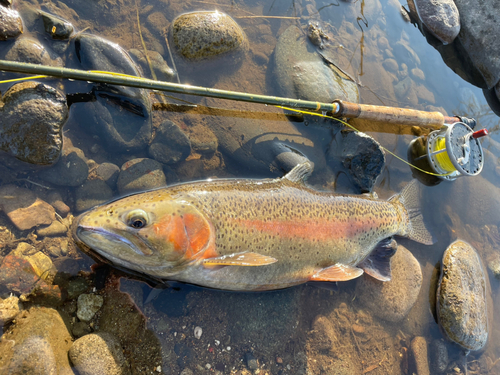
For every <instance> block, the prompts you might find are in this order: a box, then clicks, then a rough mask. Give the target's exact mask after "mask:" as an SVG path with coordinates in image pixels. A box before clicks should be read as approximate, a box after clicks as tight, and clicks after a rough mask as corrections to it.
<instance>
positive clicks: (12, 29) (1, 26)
mask: <svg viewBox="0 0 500 375" xmlns="http://www.w3.org/2000/svg"><path fill="white" fill-rule="evenodd" d="M22 32H23V21H22V20H21V16H20V15H19V12H17V11H15V10H14V9H9V8H7V7H4V6H1V5H0V40H6V39H9V38H15V37H16V36H18V35H19V34H21V33H22Z"/></svg>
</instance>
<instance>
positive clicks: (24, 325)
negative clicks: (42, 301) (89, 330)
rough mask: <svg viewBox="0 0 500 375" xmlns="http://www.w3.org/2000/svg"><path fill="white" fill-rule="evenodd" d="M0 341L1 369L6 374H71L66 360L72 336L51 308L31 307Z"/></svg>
mask: <svg viewBox="0 0 500 375" xmlns="http://www.w3.org/2000/svg"><path fill="white" fill-rule="evenodd" d="M22 314H23V318H22V319H17V320H16V324H15V325H13V326H11V327H10V329H9V336H8V337H9V340H0V353H2V355H1V356H0V368H2V369H7V371H6V373H7V374H16V375H21V374H34V375H52V374H61V375H71V374H73V371H72V369H71V365H70V363H69V359H68V350H69V348H70V346H71V342H72V337H71V334H70V333H69V331H68V329H67V327H66V324H65V323H64V321H63V319H62V318H61V315H59V313H58V312H57V311H56V310H55V309H51V308H45V307H32V308H31V309H30V310H29V311H28V312H23V313H22Z"/></svg>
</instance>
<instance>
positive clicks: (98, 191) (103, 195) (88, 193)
mask: <svg viewBox="0 0 500 375" xmlns="http://www.w3.org/2000/svg"><path fill="white" fill-rule="evenodd" d="M75 198H76V211H77V212H82V211H85V210H88V209H90V208H92V207H95V206H97V205H99V204H102V203H104V202H107V201H109V200H110V199H111V198H113V191H112V190H111V188H110V187H109V186H108V185H107V184H106V182H104V181H102V180H87V181H85V182H84V184H83V185H82V186H80V187H78V189H77V190H76V192H75Z"/></svg>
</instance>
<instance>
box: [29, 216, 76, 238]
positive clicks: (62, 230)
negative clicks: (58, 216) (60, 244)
mask: <svg viewBox="0 0 500 375" xmlns="http://www.w3.org/2000/svg"><path fill="white" fill-rule="evenodd" d="M67 232H68V228H67V227H66V225H64V224H63V223H61V222H60V221H57V220H54V221H53V222H52V224H50V225H49V226H48V227H44V228H38V229H37V230H36V234H37V235H39V236H40V237H55V236H62V235H64V234H66V233H67Z"/></svg>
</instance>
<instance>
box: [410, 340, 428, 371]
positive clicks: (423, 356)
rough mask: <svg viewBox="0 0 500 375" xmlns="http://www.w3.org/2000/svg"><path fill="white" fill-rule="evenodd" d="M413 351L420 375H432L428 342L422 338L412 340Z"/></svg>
mask: <svg viewBox="0 0 500 375" xmlns="http://www.w3.org/2000/svg"><path fill="white" fill-rule="evenodd" d="M411 351H412V354H413V359H414V360H415V368H416V370H417V374H418V375H430V370H429V360H428V357H427V341H425V338H424V337H422V336H417V337H415V338H414V339H413V340H411Z"/></svg>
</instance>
